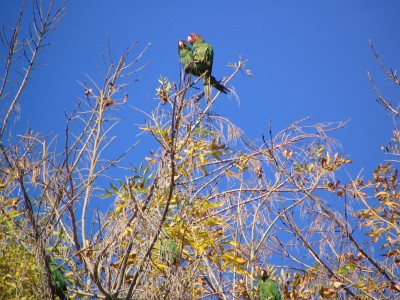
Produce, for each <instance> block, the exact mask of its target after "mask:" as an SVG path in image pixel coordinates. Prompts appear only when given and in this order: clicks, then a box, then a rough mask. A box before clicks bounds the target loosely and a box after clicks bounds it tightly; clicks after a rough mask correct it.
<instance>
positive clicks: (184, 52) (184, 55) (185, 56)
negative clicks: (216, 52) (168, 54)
mask: <svg viewBox="0 0 400 300" xmlns="http://www.w3.org/2000/svg"><path fill="white" fill-rule="evenodd" d="M178 53H179V58H180V60H181V64H182V66H183V68H184V69H185V73H187V74H192V75H194V76H197V77H199V76H201V75H202V73H200V71H199V70H198V68H197V65H196V64H195V63H194V60H193V52H192V48H190V46H189V45H188V43H186V42H185V41H184V40H180V41H179V42H178ZM203 73H204V72H203Z"/></svg>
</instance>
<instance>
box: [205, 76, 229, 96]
mask: <svg viewBox="0 0 400 300" xmlns="http://www.w3.org/2000/svg"><path fill="white" fill-rule="evenodd" d="M210 83H211V85H212V86H213V87H215V88H216V89H217V90H218V91H220V92H221V93H224V94H228V92H229V89H228V88H227V87H226V86H224V85H222V84H220V83H219V82H218V81H217V80H216V79H215V77H214V76H211V78H210Z"/></svg>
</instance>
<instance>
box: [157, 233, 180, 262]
mask: <svg viewBox="0 0 400 300" xmlns="http://www.w3.org/2000/svg"><path fill="white" fill-rule="evenodd" d="M160 256H161V258H162V259H163V260H165V261H166V262H167V263H168V265H175V264H176V263H177V262H178V245H177V244H176V242H175V241H174V240H171V239H163V240H162V241H161V245H160Z"/></svg>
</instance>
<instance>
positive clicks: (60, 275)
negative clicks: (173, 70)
mask: <svg viewBox="0 0 400 300" xmlns="http://www.w3.org/2000/svg"><path fill="white" fill-rule="evenodd" d="M50 269H51V281H52V283H53V286H54V289H55V292H56V296H58V298H60V300H68V299H69V297H68V289H67V282H66V281H65V278H64V272H63V270H62V269H61V268H59V266H58V265H57V264H56V263H54V262H51V263H50Z"/></svg>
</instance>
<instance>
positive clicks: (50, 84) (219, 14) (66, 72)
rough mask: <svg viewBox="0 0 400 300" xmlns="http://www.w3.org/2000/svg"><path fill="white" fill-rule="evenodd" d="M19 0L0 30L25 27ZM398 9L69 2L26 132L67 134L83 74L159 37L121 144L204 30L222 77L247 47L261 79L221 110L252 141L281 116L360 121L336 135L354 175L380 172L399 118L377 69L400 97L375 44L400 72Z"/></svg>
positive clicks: (26, 108) (237, 83) (136, 87)
mask: <svg viewBox="0 0 400 300" xmlns="http://www.w3.org/2000/svg"><path fill="white" fill-rule="evenodd" d="M18 2H20V1H15V0H3V1H2V9H1V11H0V23H1V25H5V24H10V23H14V22H15V20H16V17H17V13H18V11H19V6H20V4H19V3H18ZM198 3H201V7H196V5H197V4H198ZM399 16H400V2H399V1H395V0H391V1H389V0H388V1H371V0H357V1H317V0H314V1H271V0H270V1H261V0H258V1H237V0H233V1H208V0H206V1H201V2H196V1H185V2H183V1H151V0H150V1H128V0H120V1H104V0H90V1H69V2H68V3H67V14H66V15H65V18H64V19H63V21H62V23H61V26H60V28H59V29H58V30H57V31H56V32H55V33H54V34H53V35H52V36H51V37H50V41H51V42H52V43H53V46H52V47H51V48H49V49H48V50H47V51H46V52H45V53H44V54H43V55H42V56H41V59H40V61H41V62H42V63H45V64H46V66H44V67H40V68H37V69H36V70H35V72H34V73H33V78H32V80H31V81H30V85H29V88H28V89H27V90H26V93H25V94H26V95H25V97H24V98H23V100H22V103H21V104H22V106H21V108H22V114H21V121H20V123H19V125H18V130H19V131H20V132H21V131H23V130H25V129H26V128H27V127H28V126H30V127H31V128H33V129H36V130H39V131H42V132H44V133H48V132H50V131H51V132H53V133H55V134H59V135H60V136H63V130H64V124H65V118H64V110H66V111H70V110H71V109H72V107H73V105H74V103H75V101H76V99H77V97H83V96H84V95H83V89H82V87H80V85H79V84H78V83H77V80H79V81H81V82H83V81H85V80H86V78H85V75H84V74H85V73H88V74H90V75H92V76H93V77H95V78H96V66H101V65H102V59H101V47H102V46H105V45H106V44H107V38H108V37H111V41H112V47H113V49H114V50H113V52H114V55H115V57H118V56H119V55H120V53H122V51H123V50H124V49H125V48H126V47H127V46H128V45H129V44H130V43H131V42H132V41H134V40H138V41H139V46H138V48H137V50H136V53H139V51H140V50H141V49H142V48H143V47H144V46H145V45H146V44H147V43H149V42H150V43H151V44H152V46H151V48H150V50H149V51H148V52H147V54H146V55H145V60H151V64H150V65H149V66H148V67H147V68H146V69H144V71H143V72H142V73H141V74H140V75H141V76H142V80H141V81H139V82H137V83H135V84H133V85H132V86H130V87H129V88H127V89H126V91H125V92H127V93H128V94H129V100H128V103H127V105H126V107H124V108H123V111H122V116H123V118H124V119H123V120H122V122H121V124H120V127H119V129H118V130H119V131H118V132H114V133H115V134H118V140H117V143H118V146H117V147H118V148H116V149H121V148H124V147H120V146H121V145H125V144H127V142H129V141H134V139H135V135H136V134H137V133H138V129H137V127H136V126H135V124H138V123H142V122H143V119H144V117H143V116H142V115H140V114H138V113H137V112H135V111H134V110H132V109H131V108H130V106H135V107H138V108H140V109H144V110H145V111H147V112H149V111H150V109H152V108H154V107H156V105H157V102H156V101H155V100H154V99H153V98H155V89H156V88H157V86H158V78H159V76H160V74H163V75H165V76H167V77H168V78H169V79H170V80H173V81H178V78H179V58H178V55H177V41H178V40H179V39H186V37H187V34H188V33H190V32H197V33H200V34H201V35H202V36H203V37H204V38H205V39H206V41H207V42H209V43H211V44H212V45H213V47H214V68H213V73H214V76H215V77H217V79H219V78H222V77H223V76H227V75H229V74H230V72H231V69H230V68H228V67H227V64H228V63H229V62H236V61H237V59H238V54H239V53H240V54H241V56H242V57H243V58H246V59H249V62H248V68H249V69H250V70H251V71H252V73H253V75H254V78H253V79H249V78H247V77H246V76H241V75H239V76H237V77H236V78H235V79H234V80H233V81H232V82H231V86H234V88H235V90H236V92H237V93H238V95H239V96H240V104H237V103H236V102H235V101H234V100H233V99H229V98H228V97H226V96H224V95H222V96H221V97H220V98H219V102H218V103H217V104H216V105H215V107H214V111H215V112H216V113H218V114H220V115H224V116H227V117H229V118H230V119H231V120H232V121H233V122H234V123H235V124H237V125H238V126H239V127H241V128H242V129H243V130H244V131H245V132H246V133H247V135H248V136H249V137H251V138H260V137H261V134H262V133H263V132H264V133H267V131H268V122H269V121H270V120H271V121H272V124H273V130H274V132H275V133H276V132H278V131H280V130H282V129H284V128H285V127H286V126H288V125H289V124H291V123H292V122H295V121H297V120H299V119H302V118H304V117H310V118H311V122H333V121H345V120H350V122H349V124H348V125H347V127H346V128H344V129H342V130H341V131H340V132H338V133H335V134H334V136H335V137H337V138H339V139H340V141H341V143H342V146H343V150H344V153H345V154H346V155H347V156H348V157H349V158H351V159H353V160H354V161H355V162H354V165H353V166H352V167H351V172H352V173H353V174H357V173H358V171H360V170H361V169H362V168H365V169H366V170H371V169H372V168H373V167H374V166H375V165H376V164H377V163H378V162H380V161H381V160H382V159H383V158H384V157H385V156H384V155H383V154H382V153H381V151H380V150H379V148H380V146H381V145H384V144H385V143H387V142H388V140H389V138H390V134H391V130H392V128H393V125H392V119H391V118H390V117H388V116H387V112H386V111H383V110H382V109H381V107H380V106H379V105H378V104H377V102H375V98H376V95H375V94H374V91H373V89H372V87H371V85H370V83H369V81H368V78H367V75H366V72H367V70H369V71H371V73H372V75H373V76H374V79H375V81H376V83H377V84H378V85H379V86H380V87H381V88H382V91H387V93H388V94H387V96H388V98H389V99H393V100H398V99H399V95H400V93H399V89H398V88H396V87H394V86H393V85H392V83H391V82H389V81H387V80H384V77H383V76H384V75H383V73H382V72H381V70H380V68H379V66H378V64H377V62H376V61H375V58H374V56H373V54H372V52H371V50H370V48H369V45H368V40H369V39H372V40H373V41H374V44H375V47H376V49H377V50H378V51H379V53H380V56H381V58H382V60H383V61H384V62H385V63H386V64H387V65H388V66H391V67H393V68H394V69H399V67H400V65H399V53H400V17H399ZM132 58H133V57H132ZM97 78H98V77H97ZM28 124H29V125H28ZM137 154H138V153H136V154H135V156H136V157H138V155H137ZM144 155H145V154H144ZM139 157H141V156H140V155H139ZM122 177H124V176H122Z"/></svg>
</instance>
